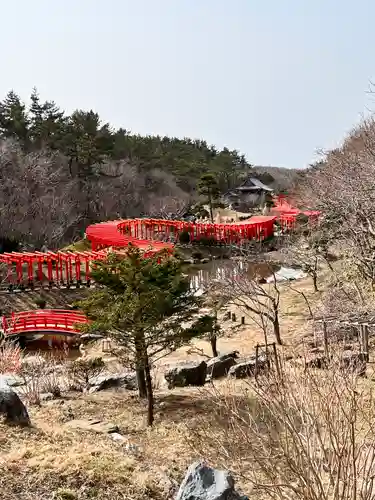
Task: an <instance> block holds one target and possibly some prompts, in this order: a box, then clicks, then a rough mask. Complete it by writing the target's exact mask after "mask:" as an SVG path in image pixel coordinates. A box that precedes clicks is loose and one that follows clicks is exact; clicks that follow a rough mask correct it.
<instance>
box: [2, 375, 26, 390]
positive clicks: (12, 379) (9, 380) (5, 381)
mask: <svg viewBox="0 0 375 500" xmlns="http://www.w3.org/2000/svg"><path fill="white" fill-rule="evenodd" d="M1 385H7V386H9V387H19V386H21V385H25V380H24V379H23V378H22V377H19V376H18V375H16V374H15V373H2V374H1V375H0V386H1Z"/></svg>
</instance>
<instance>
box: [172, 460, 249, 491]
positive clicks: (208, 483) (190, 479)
mask: <svg viewBox="0 0 375 500" xmlns="http://www.w3.org/2000/svg"><path fill="white" fill-rule="evenodd" d="M176 500H248V499H247V497H245V496H242V495H240V494H239V493H237V492H236V490H235V489H234V479H233V478H232V476H231V475H230V474H229V472H228V471H223V470H217V469H213V468H211V467H208V466H207V465H205V464H204V463H202V462H196V463H194V464H192V465H191V466H190V467H189V469H188V471H187V473H186V476H185V479H184V480H183V482H182V483H181V486H180V489H179V490H178V493H177V497H176Z"/></svg>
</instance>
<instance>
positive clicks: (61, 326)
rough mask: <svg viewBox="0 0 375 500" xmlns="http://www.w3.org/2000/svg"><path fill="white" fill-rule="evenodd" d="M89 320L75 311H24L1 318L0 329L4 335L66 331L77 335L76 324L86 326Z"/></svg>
mask: <svg viewBox="0 0 375 500" xmlns="http://www.w3.org/2000/svg"><path fill="white" fill-rule="evenodd" d="M88 322H89V319H88V318H87V317H86V316H85V315H84V314H82V313H79V312H76V311H65V310H61V309H60V310H59V309H47V310H37V311H35V310H34V311H24V312H21V313H17V314H13V315H12V316H9V317H3V321H2V328H3V331H4V334H5V335H10V334H14V333H21V332H27V331H38V330H44V331H46V330H48V331H50V330H51V331H61V330H63V331H67V332H74V333H79V330H78V328H77V325H78V324H86V323H88Z"/></svg>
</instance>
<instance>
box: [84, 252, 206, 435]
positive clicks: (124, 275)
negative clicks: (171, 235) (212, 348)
mask: <svg viewBox="0 0 375 500" xmlns="http://www.w3.org/2000/svg"><path fill="white" fill-rule="evenodd" d="M92 277H93V279H94V280H95V282H96V283H97V284H98V285H99V288H97V289H96V290H94V291H93V292H92V293H91V295H90V296H89V297H88V299H86V300H84V301H82V302H81V307H82V308H83V310H84V311H85V313H86V314H87V316H88V317H89V318H90V319H91V320H93V321H92V323H91V324H90V325H89V326H86V327H85V329H89V330H91V331H100V332H103V331H105V332H107V333H108V335H109V336H111V337H112V338H113V339H114V340H115V341H116V343H117V344H118V346H119V349H120V352H119V354H120V355H124V356H126V357H130V358H131V359H132V360H133V361H134V364H135V368H136V371H137V379H138V389H139V393H140V396H141V397H147V399H148V418H147V421H148V424H149V425H152V423H153V419H154V417H153V407H154V403H153V401H154V399H153V391H152V380H151V371H150V368H151V364H152V363H153V362H154V361H155V360H157V359H160V358H161V357H163V356H165V355H166V354H168V353H170V352H172V351H174V350H176V349H178V348H179V347H181V346H182V345H185V344H187V343H189V342H190V340H191V339H192V338H194V337H195V336H197V335H199V334H200V328H197V326H196V325H195V323H194V322H192V318H193V316H194V315H195V314H197V313H198V311H199V306H200V304H201V299H200V298H199V297H197V296H196V295H195V294H194V292H193V290H192V289H191V288H190V285H189V279H188V278H187V277H186V276H185V275H184V274H183V273H182V268H181V263H180V262H179V261H178V260H177V259H175V258H174V257H171V256H169V255H167V254H162V253H158V254H157V255H154V256H151V257H148V258H145V257H144V255H143V254H142V253H141V252H140V251H139V250H138V249H136V248H134V247H129V249H128V251H127V255H126V257H124V256H122V257H119V256H116V255H110V256H109V258H108V260H107V261H105V262H97V263H95V268H94V269H93V271H92Z"/></svg>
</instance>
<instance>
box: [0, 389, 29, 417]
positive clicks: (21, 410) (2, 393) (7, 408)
mask: <svg viewBox="0 0 375 500" xmlns="http://www.w3.org/2000/svg"><path fill="white" fill-rule="evenodd" d="M0 415H4V416H5V422H6V423H7V424H16V425H23V426H28V425H30V417H29V414H28V413H27V409H26V407H25V405H24V404H23V403H22V401H21V400H20V398H19V396H18V395H17V394H16V393H15V392H14V390H13V389H12V388H11V387H9V385H7V384H5V383H1V382H0Z"/></svg>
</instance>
